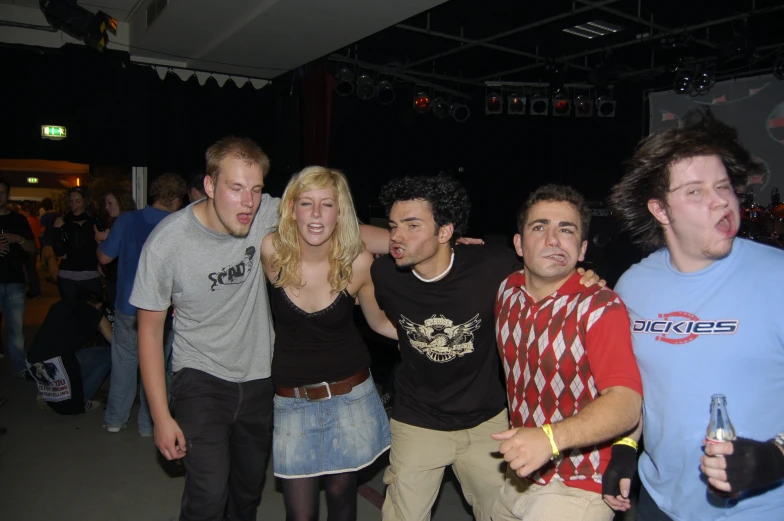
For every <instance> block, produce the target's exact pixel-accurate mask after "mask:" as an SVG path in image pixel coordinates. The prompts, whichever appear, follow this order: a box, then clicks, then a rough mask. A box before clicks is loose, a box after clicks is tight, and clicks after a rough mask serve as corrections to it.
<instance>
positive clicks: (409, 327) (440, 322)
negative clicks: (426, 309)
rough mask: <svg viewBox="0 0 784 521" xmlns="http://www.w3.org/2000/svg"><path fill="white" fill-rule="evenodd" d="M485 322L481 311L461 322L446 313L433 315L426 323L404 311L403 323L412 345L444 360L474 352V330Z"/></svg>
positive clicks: (439, 359)
mask: <svg viewBox="0 0 784 521" xmlns="http://www.w3.org/2000/svg"><path fill="white" fill-rule="evenodd" d="M481 323H482V320H481V319H480V318H479V314H478V313H477V314H476V315H474V317H473V318H472V319H471V320H469V321H467V322H465V323H463V324H457V325H454V323H453V322H452V321H451V320H449V319H448V318H446V317H445V316H444V315H433V316H431V317H430V318H428V319H427V320H425V323H424V324H417V323H416V322H413V321H411V320H409V319H408V318H406V317H405V316H404V315H400V326H401V327H402V328H403V329H404V330H405V331H406V334H407V335H408V341H409V342H410V343H411V347H413V348H414V349H415V350H416V351H418V352H419V353H421V354H423V355H425V356H426V357H428V358H429V359H430V360H432V361H433V362H438V363H441V364H445V363H447V362H451V361H452V360H454V359H455V358H458V357H461V356H465V355H467V354H469V353H473V352H474V331H476V330H477V329H479V325H480V324H481Z"/></svg>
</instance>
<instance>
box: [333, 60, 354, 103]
mask: <svg viewBox="0 0 784 521" xmlns="http://www.w3.org/2000/svg"><path fill="white" fill-rule="evenodd" d="M335 79H336V80H337V82H336V83H335V94H337V95H338V96H344V97H346V96H351V95H352V94H354V71H352V70H351V69H350V68H349V67H348V66H346V65H341V66H340V67H338V71H337V72H336V73H335Z"/></svg>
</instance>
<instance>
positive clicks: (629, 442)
mask: <svg viewBox="0 0 784 521" xmlns="http://www.w3.org/2000/svg"><path fill="white" fill-rule="evenodd" d="M613 445H626V446H628V447H631V448H633V449H634V450H637V448H638V446H637V442H636V441H634V440H633V439H631V438H621V439H620V440H618V441H616V442H615V443H613Z"/></svg>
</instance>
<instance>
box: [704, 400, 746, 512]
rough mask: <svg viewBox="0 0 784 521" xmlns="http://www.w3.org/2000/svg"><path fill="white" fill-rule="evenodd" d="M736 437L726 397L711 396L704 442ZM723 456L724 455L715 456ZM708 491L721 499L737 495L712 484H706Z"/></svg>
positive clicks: (720, 441) (729, 439)
mask: <svg viewBox="0 0 784 521" xmlns="http://www.w3.org/2000/svg"><path fill="white" fill-rule="evenodd" d="M735 438H736V436H735V427H733V426H732V422H731V421H730V416H729V414H728V413H727V397H726V396H724V395H723V394H714V395H713V396H711V416H710V422H709V423H708V432H707V433H706V435H705V441H706V443H722V442H725V441H732V440H734V439H735ZM715 457H717V458H723V457H724V456H715ZM708 487H709V488H708V491H709V492H710V493H711V494H712V495H714V496H716V497H719V498H722V499H733V498H736V497H738V495H739V494H738V493H737V492H724V491H722V490H716V489H715V488H714V487H713V486H711V485H709V486H708Z"/></svg>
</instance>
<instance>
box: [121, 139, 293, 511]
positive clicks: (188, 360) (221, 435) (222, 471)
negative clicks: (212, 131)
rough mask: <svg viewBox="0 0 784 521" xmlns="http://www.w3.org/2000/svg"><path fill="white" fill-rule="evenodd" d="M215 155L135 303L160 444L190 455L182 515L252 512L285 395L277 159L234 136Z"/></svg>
mask: <svg viewBox="0 0 784 521" xmlns="http://www.w3.org/2000/svg"><path fill="white" fill-rule="evenodd" d="M206 159H207V175H206V176H205V179H204V189H205V192H206V193H207V198H206V199H204V200H202V201H200V202H198V203H194V204H192V205H190V206H188V207H187V208H185V209H184V210H182V211H180V212H177V213H174V214H172V215H170V216H169V217H167V218H166V219H164V220H163V221H162V222H161V223H160V224H159V225H158V226H157V227H156V228H155V230H154V231H153V233H152V234H151V235H150V237H149V239H148V240H147V242H146V243H145V245H144V249H143V250H142V255H141V259H140V261H139V269H138V271H137V273H136V280H135V283H134V288H133V293H132V295H131V298H130V302H131V304H133V305H134V306H136V307H137V308H138V309H139V311H138V324H139V326H138V327H139V365H140V368H141V373H142V378H143V380H144V388H145V390H146V392H147V400H148V401H149V405H150V412H151V413H152V418H153V421H154V422H155V443H156V445H157V446H158V448H159V449H160V451H161V453H162V454H163V455H164V456H165V457H166V459H169V460H172V459H180V458H184V460H183V462H184V464H185V470H186V473H187V477H186V480H185V490H184V492H183V496H182V505H181V512H180V520H181V521H200V520H214V519H224V518H231V519H236V520H238V521H252V520H255V519H256V510H257V507H258V505H259V502H260V500H261V488H262V485H263V481H264V476H265V474H266V466H267V459H268V454H269V449H270V440H271V428H272V397H273V393H274V390H273V386H272V381H271V379H270V378H269V376H270V359H271V356H272V342H273V332H272V320H271V317H270V311H269V305H268V302H267V291H266V287H265V285H264V283H263V280H262V277H260V276H259V246H260V245H261V240H262V239H263V238H264V235H266V234H267V233H268V232H269V230H270V228H271V227H273V226H274V225H275V223H276V219H277V209H278V204H279V202H280V200H279V199H276V198H272V197H270V196H269V195H266V194H264V195H262V193H261V192H262V188H263V186H264V176H265V175H266V174H267V172H268V170H269V159H268V158H267V156H266V155H265V154H264V152H263V151H262V150H261V148H259V146H258V145H257V144H256V143H254V142H253V141H251V140H249V139H239V138H234V137H229V138H224V139H222V140H220V141H218V142H217V143H215V144H214V145H212V146H211V147H210V148H209V149H208V150H207V154H206ZM170 305H174V307H175V308H176V309H177V315H176V316H175V319H174V335H175V337H174V347H173V361H172V365H173V369H174V371H175V375H174V378H173V379H172V382H171V389H170V391H171V413H170V410H169V403H167V397H166V383H165V377H164V360H163V357H162V356H161V353H163V345H162V340H163V324H164V320H165V318H166V310H167V309H168V308H169V306H170ZM172 414H173V416H172ZM186 455H187V456H186ZM230 484H231V486H229V485H230Z"/></svg>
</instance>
